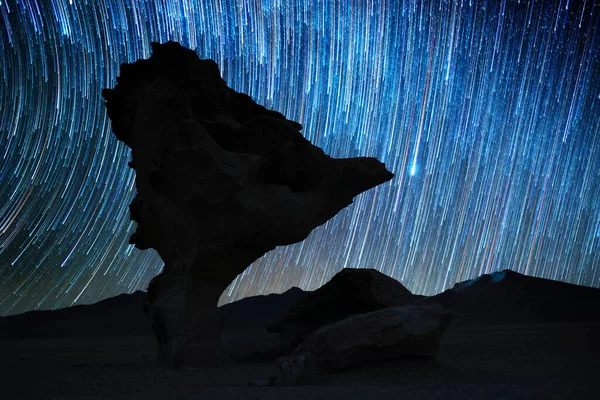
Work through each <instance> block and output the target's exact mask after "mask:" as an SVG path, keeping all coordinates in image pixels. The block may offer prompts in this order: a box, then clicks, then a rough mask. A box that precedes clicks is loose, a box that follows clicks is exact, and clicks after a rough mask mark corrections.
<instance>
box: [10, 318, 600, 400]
mask: <svg viewBox="0 0 600 400" xmlns="http://www.w3.org/2000/svg"><path fill="white" fill-rule="evenodd" d="M598 338H600V323H595V322H589V323H556V324H526V323H525V324H510V325H494V324H481V323H477V322H468V321H460V320H458V321H456V322H455V323H454V324H453V325H452V326H451V327H450V328H449V329H448V331H447V332H446V334H445V335H444V338H443V340H442V342H441V345H440V349H439V353H438V356H437V358H436V359H435V360H424V359H400V360H389V361H384V362H376V363H368V364H364V365H361V366H358V367H355V368H352V369H350V370H346V371H342V372H338V373H335V374H330V375H328V376H325V377H323V379H322V382H320V383H319V384H317V385H309V386H299V387H250V386H249V385H248V384H249V382H250V381H252V380H254V379H260V378H266V377H268V376H269V375H270V374H272V373H274V372H275V371H276V363H275V362H261V363H238V364H234V365H232V366H230V367H224V368H200V369H181V370H166V369H161V368H158V367H156V366H155V361H156V355H155V348H156V346H155V342H154V337H153V336H151V335H144V336H114V337H113V336H107V335H103V336H101V337H93V336H87V337H79V338H78V337H56V338H35V337H34V338H29V339H6V340H2V341H0V393H1V396H0V398H2V399H6V400H12V399H15V400H16V399H82V400H83V399H144V400H152V399H161V400H162V399H203V400H204V399H282V400H295V399H298V400H300V399H593V398H597V397H596V396H597V389H596V385H597V383H598V382H597V379H598V377H600V343H599V341H598Z"/></svg>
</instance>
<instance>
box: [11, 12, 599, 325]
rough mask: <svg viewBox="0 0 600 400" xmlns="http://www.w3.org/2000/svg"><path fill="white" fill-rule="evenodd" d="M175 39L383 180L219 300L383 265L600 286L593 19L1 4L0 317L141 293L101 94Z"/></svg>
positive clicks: (122, 161) (576, 15) (401, 272)
mask: <svg viewBox="0 0 600 400" xmlns="http://www.w3.org/2000/svg"><path fill="white" fill-rule="evenodd" d="M168 40H175V41H179V42H181V43H182V44H183V45H185V46H187V47H190V48H192V49H194V50H196V51H197V53H198V54H199V55H200V57H201V58H212V59H214V60H215V61H216V62H217V63H218V65H219V66H220V68H221V72H222V75H223V78H224V79H225V80H226V81H227V82H228V84H229V85H230V86H231V87H233V88H234V89H236V90H238V91H241V92H244V93H248V94H249V95H251V96H252V98H253V99H255V100H256V101H257V102H258V103H259V104H262V105H264V106H266V107H268V108H271V109H275V110H277V111H279V112H282V113H283V114H285V115H286V116H287V117H288V118H290V119H293V120H296V121H299V122H300V123H302V124H303V125H304V130H303V133H304V135H305V136H306V137H307V138H308V139H309V140H311V141H312V142H313V143H314V144H316V145H317V146H320V147H322V148H323V149H324V150H325V151H326V152H327V153H328V154H330V155H332V156H334V157H354V156H372V157H377V158H379V159H380V160H382V161H383V162H385V163H386V165H387V166H388V168H389V169H390V170H391V171H392V172H394V173H395V174H396V177H395V178H394V180H392V181H391V182H389V183H386V184H384V185H382V186H379V187H378V188H376V189H373V190H371V191H369V192H367V193H364V194H362V195H360V196H359V197H357V198H356V200H355V202H354V204H353V205H352V206H350V207H348V208H347V209H345V210H344V211H343V212H341V213H340V214H339V215H338V216H337V217H335V218H334V219H332V220H330V221H329V222H328V223H326V224H325V225H324V226H322V227H320V228H318V229H316V230H315V231H314V232H313V233H312V234H311V235H310V236H309V238H308V239H307V240H305V241H304V242H302V243H298V244H296V245H293V246H288V247H285V248H279V249H277V250H275V251H273V252H271V253H269V254H268V255H267V256H265V257H264V258H262V259H260V260H258V261H257V262H255V263H254V264H253V265H252V266H251V267H250V268H249V269H248V270H246V272H245V273H244V274H242V275H241V276H239V277H238V278H237V279H236V280H235V281H234V282H233V283H232V285H231V286H230V288H229V289H228V290H227V291H226V292H225V293H224V294H223V296H222V299H221V301H222V302H227V301H231V300H235V299H239V298H240V297H245V296H249V295H254V294H260V293H269V292H281V291H284V290H286V289H288V288H289V287H291V286H300V287H302V288H304V289H314V288H316V287H318V286H320V285H321V284H323V283H324V282H326V281H327V280H328V279H329V278H330V277H331V276H332V275H333V274H334V273H336V272H337V271H339V270H340V269H342V268H344V267H353V268H370V267H372V268H376V269H378V270H380V271H382V272H384V273H386V274H388V275H390V276H392V277H394V278H396V279H398V280H400V281H401V282H402V283H403V284H404V285H405V286H407V287H408V288H409V289H410V290H411V291H413V292H415V293H421V294H434V293H437V292H440V291H442V290H444V289H446V288H448V287H449V286H451V285H453V284H454V283H455V282H457V281H461V280H465V279H469V278H472V277H475V276H478V275H480V274H482V273H488V272H492V271H496V270H501V269H505V268H510V269H513V270H516V271H519V272H522V273H525V274H528V275H534V276H539V277H545V278H550V279H556V280H562V281H566V282H571V283H577V284H582V285H588V286H596V287H597V286H600V201H599V199H600V2H598V1H592V0H586V1H577V2H575V1H570V0H557V1H526V0H521V1H507V0H504V1H502V0H494V1H492V0H490V1H484V0H479V1H476V0H460V1H458V0H456V1H400V0H380V1H372V0H356V1H335V0H320V1H314V2H308V1H298V0H242V1H231V0H207V1H187V0H179V1H176V0H173V1H171V0H170V1H166V0H164V1H163V0H136V1H129V2H120V1H107V0H95V1H72V0H71V1H67V0H10V1H6V0H0V68H1V69H0V110H1V118H0V157H1V158H0V179H1V185H0V315H8V314H14V313H19V312H23V311H27V310H31V309H50V308H59V307H66V306H70V305H72V304H82V303H90V302H94V301H97V300H99V299H102V298H105V297H109V296H114V295H116V294H119V293H122V292H132V291H134V290H137V289H145V287H146V285H147V283H148V282H149V280H150V279H151V278H152V277H153V276H154V275H156V274H158V273H159V272H160V270H161V268H162V262H161V260H160V258H159V257H158V256H157V255H156V253H154V252H153V251H145V252H141V251H138V250H136V249H134V248H133V247H132V246H130V245H128V243H127V241H128V237H129V235H130V234H131V233H132V232H133V230H134V226H133V223H132V222H131V221H130V220H129V214H128V205H129V203H130V201H131V199H132V197H133V195H134V175H133V171H132V170H131V169H129V168H128V167H127V162H128V159H129V153H128V150H127V149H126V148H125V146H124V145H123V144H122V143H119V142H117V140H116V138H115V137H114V135H113V134H112V133H111V131H110V125H109V120H108V119H107V117H106V113H105V110H104V104H103V101H102V97H101V90H102V89H103V88H108V87H113V86H114V85H115V79H116V77H117V75H118V67H119V65H120V64H121V63H123V62H133V61H135V60H136V59H139V58H147V57H149V56H150V43H151V42H153V41H157V42H165V41H168Z"/></svg>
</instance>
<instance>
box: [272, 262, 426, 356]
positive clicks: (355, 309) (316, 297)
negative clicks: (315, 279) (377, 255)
mask: <svg viewBox="0 0 600 400" xmlns="http://www.w3.org/2000/svg"><path fill="white" fill-rule="evenodd" d="M414 299H415V296H414V295H413V294H412V293H411V292H410V291H409V290H408V289H406V288H405V287H404V286H403V285H402V284H401V283H400V282H398V281H397V280H395V279H393V278H390V277H389V276H387V275H385V274H382V273H381V272H379V271H377V270H375V269H355V268H346V269H343V270H341V271H340V272H338V273H337V274H336V275H335V276H334V277H333V278H332V279H331V280H330V281H329V282H327V283H326V284H325V285H323V286H322V287H320V288H319V289H317V290H315V291H313V292H310V293H309V294H307V295H306V296H305V297H304V298H302V299H300V301H299V302H298V303H297V304H296V305H295V306H293V307H291V309H290V311H289V312H288V313H287V315H286V316H285V317H284V318H283V320H281V322H277V323H275V324H272V325H271V326H269V328H268V330H269V332H273V333H283V334H284V335H285V336H286V337H287V339H288V341H289V342H290V344H291V345H292V346H294V345H297V344H298V343H300V342H301V341H302V340H303V339H304V338H305V337H306V336H307V335H308V334H310V333H311V332H313V331H314V330H315V329H317V328H319V327H320V326H323V325H325V324H330V323H333V322H336V321H340V320H342V319H344V318H346V317H348V316H350V315H354V314H362V313H366V312H370V311H375V310H379V309H382V308H386V307H391V306H404V305H408V304H411V303H412V302H413V301H414Z"/></svg>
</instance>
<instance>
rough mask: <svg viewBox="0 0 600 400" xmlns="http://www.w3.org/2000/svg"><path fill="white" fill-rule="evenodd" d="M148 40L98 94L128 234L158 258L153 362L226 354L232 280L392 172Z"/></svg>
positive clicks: (200, 360) (204, 361)
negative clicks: (120, 155) (124, 180)
mask: <svg viewBox="0 0 600 400" xmlns="http://www.w3.org/2000/svg"><path fill="white" fill-rule="evenodd" d="M152 49H153V54H152V56H151V57H150V58H149V59H147V60H138V61H137V62H135V63H133V64H123V65H121V68H120V74H119V77H118V78H117V85H116V86H115V87H114V88H113V89H105V90H104V91H103V93H102V95H103V97H104V98H105V99H106V108H107V113H108V116H109V117H110V119H111V121H112V129H113V131H114V133H115V135H116V136H117V138H118V139H119V140H121V141H123V142H124V143H125V144H126V145H127V146H129V147H130V148H131V154H132V161H131V162H130V164H129V165H130V166H131V167H132V168H134V169H135V172H136V190H137V195H136V197H135V199H134V200H133V202H132V203H131V205H130V212H131V219H132V220H134V221H136V222H137V230H136V232H135V233H134V234H133V235H132V237H131V239H130V242H131V243H133V244H135V245H136V247H138V248H139V249H149V248H153V249H155V250H156V251H157V252H158V254H159V255H160V256H161V258H162V259H163V261H164V263H165V267H164V270H163V271H162V272H161V274H159V275H158V276H157V277H155V278H154V279H153V280H152V282H151V283H150V285H149V287H148V299H147V302H146V307H145V308H146V312H147V314H148V316H149V318H150V320H151V323H152V325H153V327H154V330H155V332H156V335H157V338H158V341H159V362H161V363H162V364H163V365H167V366H188V365H215V364H222V363H224V362H226V360H227V354H225V352H224V350H223V348H222V345H221V343H220V340H219V332H220V321H221V317H220V315H219V311H218V309H217V301H218V299H219V295H220V294H221V293H222V291H223V290H224V289H225V288H226V287H227V286H228V285H229V283H230V282H231V281H232V280H233V279H235V277H236V276H237V275H238V274H240V273H241V272H243V271H244V270H245V269H246V268H247V267H248V265H250V264H251V263H252V262H253V261H255V260H256V259H257V258H259V257H261V256H262V255H264V254H265V253H266V252H268V251H270V250H272V249H274V248H275V247H276V246H281V245H288V244H292V243H296V242H299V241H301V240H304V239H305V238H306V237H307V236H308V234H309V233H310V232H311V231H312V230H313V229H314V228H315V227H317V226H319V225H321V224H323V223H325V222H326V221H327V220H329V219H330V218H332V217H333V216H335V215H336V214H337V213H338V212H339V211H340V210H341V209H343V208H344V207H346V206H348V205H349V204H351V203H352V199H353V197H354V196H356V195H358V194H359V193H361V192H363V191H365V190H368V189H370V188H372V187H374V186H376V185H379V184H381V183H383V182H386V181H388V180H390V179H391V178H392V177H393V174H391V173H390V172H389V171H387V169H386V168H385V166H384V165H383V164H382V163H380V162H379V161H377V160H375V159H373V158H353V159H332V158H331V157H329V156H327V155H325V153H324V152H323V151H322V150H321V149H319V148H318V147H316V146H314V145H312V144H311V143H310V142H309V141H308V140H307V139H305V138H304V137H303V136H302V134H301V133H300V130H301V129H302V126H301V125H300V124H298V123H296V122H294V121H290V120H288V119H286V118H285V117H284V116H283V115H281V114H280V113H278V112H275V111H271V110H267V109H266V108H264V107H262V106H260V105H258V104H256V103H255V102H254V101H253V100H252V99H251V98H250V97H249V96H247V95H245V94H242V93H238V92H236V91H234V90H232V89H230V88H229V87H227V85H226V84H225V81H224V80H223V79H222V78H221V76H220V73H219V69H218V67H217V65H216V63H215V62H214V61H212V60H201V59H200V58H199V57H198V55H197V54H196V53H195V52H193V51H191V50H189V49H186V48H184V47H182V46H180V45H179V44H178V43H173V42H169V43H165V44H157V43H153V44H152Z"/></svg>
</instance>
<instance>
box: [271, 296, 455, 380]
mask: <svg viewBox="0 0 600 400" xmlns="http://www.w3.org/2000/svg"><path fill="white" fill-rule="evenodd" d="M450 320H451V314H450V313H449V312H448V311H446V310H445V309H443V308H441V307H439V306H437V305H410V306H405V307H389V308H385V309H382V310H377V311H373V312H369V313H365V314H360V315H354V316H351V317H349V318H346V319H344V320H342V321H339V322H337V323H334V324H330V325H326V326H323V327H321V328H319V329H317V330H316V331H314V332H313V333H312V334H310V335H309V336H308V337H307V338H306V339H305V340H304V341H303V342H302V343H301V344H300V345H299V346H298V347H297V348H296V350H295V351H294V353H293V354H292V355H290V356H287V357H283V358H281V359H280V360H279V368H280V374H281V383H282V384H283V385H286V386H296V385H303V384H310V383H314V382H315V381H316V380H317V379H318V377H319V376H321V375H323V374H326V373H330V372H335V371H339V370H343V369H346V368H349V367H352V366H354V365H358V364H362V363H365V362H368V361H375V360H383V359H391V358H399V357H407V356H417V357H434V356H435V355H436V353H437V350H438V347H439V343H440V340H441V338H442V335H443V333H444V332H445V330H446V329H447V327H448V326H449V324H450Z"/></svg>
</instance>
